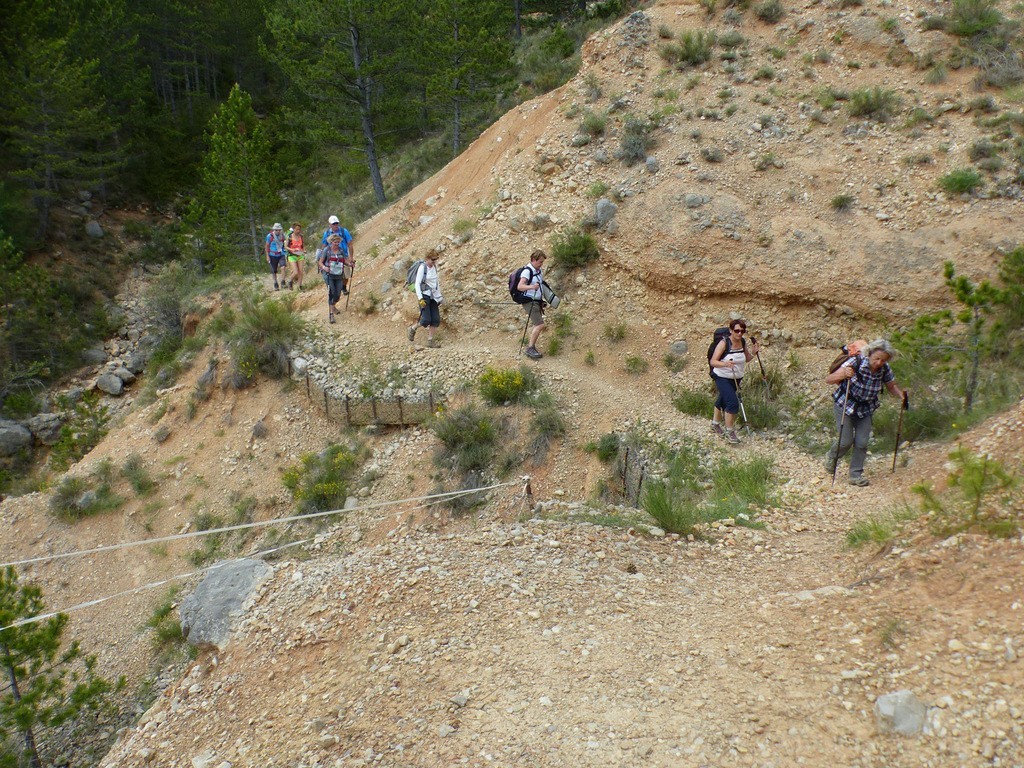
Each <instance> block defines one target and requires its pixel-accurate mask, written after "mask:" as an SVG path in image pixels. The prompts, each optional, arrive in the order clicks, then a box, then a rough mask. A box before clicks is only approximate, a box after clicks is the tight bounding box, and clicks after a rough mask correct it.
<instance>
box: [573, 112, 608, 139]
mask: <svg viewBox="0 0 1024 768" xmlns="http://www.w3.org/2000/svg"><path fill="white" fill-rule="evenodd" d="M607 125H608V117H607V116H606V115H604V114H597V113H596V112H592V111H590V110H589V109H588V110H587V111H586V112H584V113H583V120H582V122H581V123H580V131H582V132H583V133H585V134H587V135H588V136H603V135H604V131H605V127H606V126H607Z"/></svg>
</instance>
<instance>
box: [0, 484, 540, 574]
mask: <svg viewBox="0 0 1024 768" xmlns="http://www.w3.org/2000/svg"><path fill="white" fill-rule="evenodd" d="M520 482H523V480H515V481H512V482H508V483H495V484H494V485H488V486H484V487H483V488H471V489H469V490H462V491H447V492H445V493H434V494H430V495H429V496H415V497H412V498H408V499H394V500H391V501H380V502H376V503H374V504H366V505H364V506H361V507H351V508H349V509H331V510H327V511H326V512H310V513H309V514H306V515H291V516H290V517H278V518H274V519H273V520H257V521H254V522H251V523H238V524H237V525H228V526H224V527H223V528H209V529H207V530H205V531H188V532H187V533H176V534H173V535H171V536H158V537H156V538H153V539H141V540H138V541H125V542H121V543H120V544H106V545H104V546H102V547H93V548H92V549H79V550H75V551H73V552H62V553H60V554H56V555H41V556H39V557H29V558H25V559H24V560H11V561H10V562H7V563H0V568H8V567H10V566H16V565H33V564H35V563H47V562H52V561H54V560H66V559H67V558H70V557H84V556H85V555H95V554H98V553H101V552H114V551H116V550H119V549H130V548H132V547H142V546H146V545H147V544H162V543H164V542H167V541H179V540H181V539H192V538H196V537H198V536H211V535H213V534H217V533H228V532H230V531H241V530H245V529H247V528H265V527H267V526H269V525H279V524H281V523H292V522H296V521H298V520H313V519H316V518H318V517H327V516H329V515H340V514H343V513H346V512H360V511H363V510H369V509H379V508H381V507H390V506H395V505H397V504H406V503H408V502H416V501H431V500H434V499H450V498H455V497H458V496H466V495H469V494H471V493H482V492H484V491H492V490H495V489H496V488H505V487H508V486H512V485H518V484H519V483H520ZM526 482H529V481H528V480H527V481H526Z"/></svg>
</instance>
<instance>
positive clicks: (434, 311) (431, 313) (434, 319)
mask: <svg viewBox="0 0 1024 768" xmlns="http://www.w3.org/2000/svg"><path fill="white" fill-rule="evenodd" d="M424 311H425V312H426V313H427V323H426V325H427V339H432V338H434V331H435V330H437V326H439V325H440V324H441V310H440V308H439V307H438V306H437V302H436V301H434V300H433V299H427V306H426V307H424Z"/></svg>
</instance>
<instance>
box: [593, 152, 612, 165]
mask: <svg viewBox="0 0 1024 768" xmlns="http://www.w3.org/2000/svg"><path fill="white" fill-rule="evenodd" d="M611 161H612V158H611V155H609V154H608V153H607V152H606V151H605V150H603V149H599V150H597V151H596V152H595V153H594V162H595V163H600V164H601V165H608V163H610V162H611Z"/></svg>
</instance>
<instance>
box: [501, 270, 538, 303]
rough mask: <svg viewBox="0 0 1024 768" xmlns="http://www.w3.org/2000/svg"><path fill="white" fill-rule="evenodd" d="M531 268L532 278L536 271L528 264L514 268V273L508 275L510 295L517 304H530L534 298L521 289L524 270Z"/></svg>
mask: <svg viewBox="0 0 1024 768" xmlns="http://www.w3.org/2000/svg"><path fill="white" fill-rule="evenodd" d="M527 269H528V270H530V277H531V278H532V277H533V276H534V275H535V274H537V273H536V271H535V270H534V268H533V267H531V266H530V265H529V264H527V265H526V266H525V267H520V268H519V269H516V270H513V271H512V274H510V275H509V276H508V295H509V296H511V297H512V301H514V302H515V303H516V304H529V303H530V302H531V301H534V299H531V298H530V297H529V296H527V295H526V294H525V293H523V292H522V291H520V290H519V281H520V280H522V279H523V272H524V271H525V270H527Z"/></svg>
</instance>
